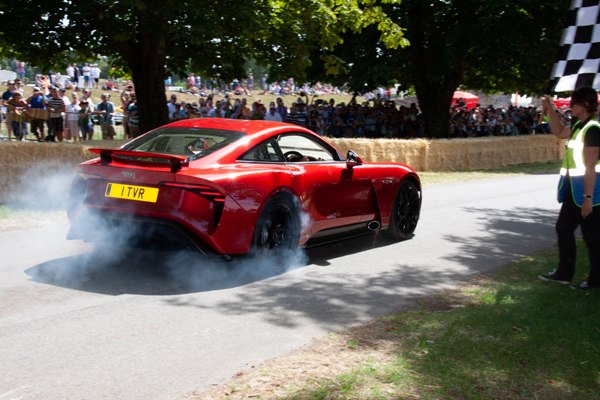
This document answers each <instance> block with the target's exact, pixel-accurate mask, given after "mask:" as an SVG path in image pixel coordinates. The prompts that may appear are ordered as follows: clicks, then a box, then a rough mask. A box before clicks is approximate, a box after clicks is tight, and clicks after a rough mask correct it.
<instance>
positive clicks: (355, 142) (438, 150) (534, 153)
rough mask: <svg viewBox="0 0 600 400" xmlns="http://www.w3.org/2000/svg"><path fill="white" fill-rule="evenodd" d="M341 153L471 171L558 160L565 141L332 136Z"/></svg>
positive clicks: (541, 137)
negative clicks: (349, 151)
mask: <svg viewBox="0 0 600 400" xmlns="http://www.w3.org/2000/svg"><path fill="white" fill-rule="evenodd" d="M331 142H332V143H333V144H334V145H335V146H336V147H337V148H338V150H340V151H341V152H342V153H344V154H345V153H346V151H347V150H348V149H352V150H354V151H355V152H356V153H358V154H359V155H360V156H361V157H362V158H363V159H364V160H365V161H394V162H400V163H404V164H409V165H411V166H412V167H413V168H415V169H416V170H417V171H473V170H479V169H490V168H497V167H504V166H507V165H516V164H525V163H533V162H547V161H556V160H560V159H561V158H562V156H563V154H564V141H563V140H560V139H557V138H556V137H554V136H552V135H527V136H511V137H485V138H470V139H435V140H425V139H414V140H397V139H377V140H368V139H332V140H331Z"/></svg>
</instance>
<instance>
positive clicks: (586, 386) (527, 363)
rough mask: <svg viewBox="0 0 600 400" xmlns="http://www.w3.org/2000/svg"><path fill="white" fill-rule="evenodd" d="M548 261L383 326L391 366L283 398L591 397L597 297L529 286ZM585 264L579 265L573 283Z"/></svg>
mask: <svg viewBox="0 0 600 400" xmlns="http://www.w3.org/2000/svg"><path fill="white" fill-rule="evenodd" d="M579 247H580V249H579V250H580V254H582V255H585V254H586V251H585V249H584V246H583V245H582V243H581V242H580V243H579ZM556 257H557V255H556V252H555V251H554V250H552V251H544V252H538V253H536V254H534V255H533V256H530V257H526V258H524V259H522V260H520V261H518V262H515V263H512V264H510V265H508V266H506V267H504V268H500V269H498V270H496V271H495V272H493V273H492V274H491V275H487V276H484V277H479V278H478V279H475V280H473V281H472V282H471V283H470V284H468V285H466V286H465V287H464V288H462V289H460V290H456V291H453V292H445V293H442V294H439V295H434V296H432V297H428V298H427V299H424V300H423V301H422V304H421V305H420V306H418V307H417V308H415V309H412V310H409V311H405V312H400V313H398V314H396V315H395V316H393V318H391V319H389V321H390V324H391V325H390V328H388V329H386V331H387V334H388V335H389V336H390V337H391V339H393V340H394V341H395V342H396V345H397V346H396V347H397V348H398V351H397V353H396V359H395V361H393V362H385V363H379V364H377V363H373V362H369V363H366V364H365V365H363V366H362V367H359V368H355V369H354V370H353V371H352V372H351V373H346V374H344V375H340V376H338V377H336V378H334V379H328V380H326V381H322V382H312V383H311V385H308V386H307V387H305V388H303V389H302V390H299V391H295V392H293V393H290V394H289V395H287V396H284V397H282V398H283V399H307V400H308V399H310V400H314V399H390V398H392V399H413V398H414V399H481V400H484V399H485V400H487V399H551V400H552V399H556V400H558V399H561V400H570V399H573V400H576V399H577V400H579V399H590V400H594V399H600V324H599V323H598V321H600V307H599V302H600V291H595V292H594V291H590V292H585V291H581V290H578V289H573V288H571V287H568V286H563V285H557V284H553V283H548V282H542V281H540V280H538V279H536V275H537V274H538V273H542V272H546V271H548V270H551V269H552V268H553V267H554V265H555V263H556ZM587 265H588V260H587V258H586V257H585V256H582V257H580V260H579V261H578V265H577V270H578V271H579V272H578V276H577V279H583V278H584V276H585V274H586V271H587ZM374 334H377V335H380V334H381V332H376V333H375V332H374Z"/></svg>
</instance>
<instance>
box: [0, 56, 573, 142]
mask: <svg viewBox="0 0 600 400" xmlns="http://www.w3.org/2000/svg"><path fill="white" fill-rule="evenodd" d="M99 73H100V71H99V69H98V68H97V65H94V64H87V63H85V64H83V65H82V68H81V69H80V68H79V67H78V66H77V65H75V64H71V65H69V66H68V67H67V70H66V75H65V76H63V75H60V74H58V73H57V74H54V75H53V76H38V77H37V81H36V85H37V86H36V87H34V88H33V94H32V95H31V96H29V97H27V98H26V97H25V95H24V91H23V83H22V80H21V78H17V79H15V80H14V81H11V82H8V85H7V89H6V91H5V92H4V93H3V105H4V106H5V107H6V109H7V111H8V113H7V114H6V117H7V118H6V125H7V128H8V131H9V138H10V137H11V133H12V135H13V136H14V137H15V138H16V139H19V140H23V139H24V138H25V137H26V135H27V134H28V126H29V129H30V133H31V134H32V135H34V136H35V138H36V139H37V140H39V141H63V140H73V141H77V140H89V139H92V137H93V133H94V122H96V124H98V125H100V128H101V131H102V138H104V139H112V138H114V137H115V129H114V125H115V123H116V117H117V114H118V118H119V122H122V124H123V132H124V137H125V138H133V137H136V136H138V135H139V134H140V130H139V117H138V110H137V102H136V96H135V90H134V87H133V84H132V83H131V82H129V81H126V82H125V83H124V84H123V85H122V86H120V87H119V86H118V84H117V83H116V82H113V81H110V80H109V81H106V82H104V83H103V84H102V85H100V82H99V79H98V77H99ZM169 83H170V82H165V85H168V84H169ZM98 87H101V88H102V89H103V90H105V93H103V94H102V95H101V101H100V102H97V103H94V102H93V101H92V100H91V98H90V94H91V89H93V88H98ZM69 89H71V90H72V93H71V95H70V96H66V94H65V92H66V91H67V90H69ZM115 92H116V93H118V100H116V101H115V102H113V101H112V100H111V93H112V94H115ZM179 92H181V93H187V94H189V95H191V96H193V98H194V100H193V101H178V94H177V93H173V94H171V95H170V96H169V99H168V101H167V102H166V107H167V110H168V115H169V119H170V120H171V121H175V120H180V119H186V118H206V117H213V118H215V117H216V118H234V119H250V120H263V119H264V120H273V121H282V122H288V123H293V124H297V125H300V126H304V127H307V128H309V129H311V130H313V131H314V132H316V133H318V134H320V135H323V136H328V137H348V138H363V137H364V138H398V139H402V138H419V137H425V136H426V126H425V123H424V120H423V118H422V114H421V113H420V110H419V109H418V107H417V105H416V103H410V104H406V105H405V104H400V103H399V102H397V101H395V100H394V99H392V96H391V94H390V92H389V91H385V90H379V91H376V92H371V93H369V94H367V95H365V96H362V97H360V98H359V97H357V96H354V97H352V99H351V100H350V101H348V102H338V103H336V101H335V100H334V99H333V98H330V99H329V100H325V99H324V98H327V97H329V96H328V95H339V94H345V91H344V89H343V88H337V87H334V86H332V85H328V84H322V83H319V82H317V83H315V84H312V85H309V84H304V85H297V84H296V83H295V82H294V80H293V79H292V78H290V79H287V80H282V81H269V79H268V75H266V74H265V75H264V76H263V77H262V79H261V82H260V83H259V84H258V85H257V84H256V83H255V81H254V78H253V76H252V74H250V75H249V76H248V78H246V79H240V80H237V79H235V80H233V81H232V82H230V83H224V82H221V81H218V80H215V81H213V80H204V79H201V78H200V77H198V76H195V75H194V74H189V75H188V77H187V80H186V87H185V88H183V87H182V88H180V90H179ZM267 94H270V95H274V96H276V100H275V101H272V102H269V103H268V104H263V102H262V100H261V95H267ZM115 97H117V95H116V96H115ZM272 97H273V96H271V98H272ZM249 100H250V101H249ZM117 107H119V108H120V111H122V113H117ZM25 110H27V114H28V118H27V119H25V118H23V117H21V116H22V115H25V113H24V111H25ZM567 117H568V116H567ZM449 121H450V126H449V137H452V138H466V137H481V136H507V135H523V134H531V133H547V132H548V126H547V123H546V122H545V121H544V120H542V119H541V116H540V112H539V110H538V109H536V108H535V107H515V106H508V107H503V108H495V107H493V106H488V107H486V108H483V107H480V106H479V105H476V106H475V107H472V106H471V107H466V105H465V104H464V103H461V102H460V101H457V103H455V104H453V105H452V107H451V109H450V120H449ZM45 126H47V128H48V133H47V134H45V132H44V128H45Z"/></svg>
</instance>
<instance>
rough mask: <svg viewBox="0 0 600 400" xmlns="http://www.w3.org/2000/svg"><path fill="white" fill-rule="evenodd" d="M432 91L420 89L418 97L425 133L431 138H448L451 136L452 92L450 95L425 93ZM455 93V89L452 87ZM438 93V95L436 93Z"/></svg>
mask: <svg viewBox="0 0 600 400" xmlns="http://www.w3.org/2000/svg"><path fill="white" fill-rule="evenodd" d="M423 92H425V93H432V92H431V91H427V90H425V91H418V92H417V99H418V101H419V107H420V108H421V112H422V113H423V119H424V121H425V134H426V136H427V137H430V138H448V137H449V136H450V104H451V103H452V94H451V95H450V98H449V99H448V96H446V95H443V94H442V93H439V92H438V93H434V95H424V94H423ZM452 93H454V89H452ZM436 94H437V95H436Z"/></svg>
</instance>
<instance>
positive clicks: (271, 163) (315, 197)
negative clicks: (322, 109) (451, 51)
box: [67, 118, 421, 255]
mask: <svg viewBox="0 0 600 400" xmlns="http://www.w3.org/2000/svg"><path fill="white" fill-rule="evenodd" d="M92 151H93V152H95V153H97V154H99V156H100V157H99V158H96V159H94V160H90V161H88V162H85V163H83V164H81V165H80V166H78V169H77V175H76V177H75V179H74V181H73V183H72V186H71V191H70V198H69V206H68V216H69V220H70V223H71V228H70V231H69V233H68V235H67V237H68V238H69V239H83V240H85V241H91V242H94V241H98V242H102V241H109V242H111V243H115V241H118V242H119V243H122V244H127V245H135V244H140V243H144V246H151V247H158V246H163V245H166V244H168V245H178V246H183V247H185V248H193V249H198V250H201V251H202V252H203V253H206V254H209V253H213V254H214V253H216V254H221V255H236V254H246V253H250V252H252V251H267V252H272V251H273V250H282V249H294V248H296V247H298V246H311V245H317V244H321V243H324V242H330V241H332V240H339V239H343V238H347V237H350V236H355V235H361V234H365V233H368V232H371V231H377V230H380V229H383V230H385V231H386V233H387V234H388V235H389V237H391V238H392V239H393V240H403V239H407V238H410V237H412V235H413V232H414V230H415V228H416V226H417V222H418V219H419V212H420V208H421V185H420V181H419V177H418V175H417V173H416V172H415V171H414V170H413V169H412V168H411V167H409V166H406V165H402V164H396V163H364V162H363V161H362V160H361V158H360V157H358V156H357V155H356V154H355V153H353V152H352V151H349V152H348V154H347V155H346V157H344V156H342V155H341V154H340V153H339V152H338V151H337V150H336V149H335V148H334V147H333V146H331V145H330V144H329V143H327V142H326V141H325V140H324V139H323V138H322V137H320V136H319V135H317V134H315V133H313V132H311V131H309V130H307V129H305V128H302V127H300V126H297V125H291V124H283V123H276V122H267V121H246V120H230V119H220V118H216V119H210V118H204V119H192V120H182V121H178V122H174V123H171V124H168V125H165V126H163V127H160V128H158V129H155V130H153V131H150V132H148V133H146V134H145V135H143V136H141V137H139V138H136V139H134V140H132V141H131V142H129V143H127V144H125V145H124V146H123V147H121V148H120V149H92Z"/></svg>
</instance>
